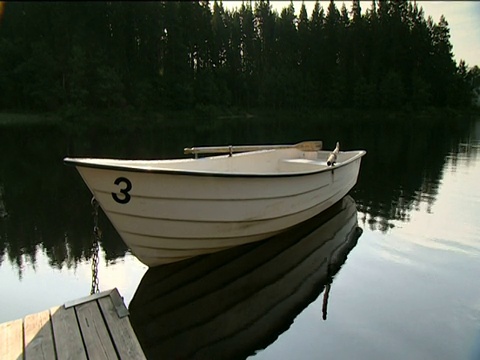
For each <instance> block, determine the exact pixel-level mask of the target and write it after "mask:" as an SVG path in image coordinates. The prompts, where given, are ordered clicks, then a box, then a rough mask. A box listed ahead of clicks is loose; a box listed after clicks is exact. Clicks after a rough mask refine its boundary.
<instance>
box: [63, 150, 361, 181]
mask: <svg viewBox="0 0 480 360" xmlns="http://www.w3.org/2000/svg"><path fill="white" fill-rule="evenodd" d="M273 151H275V150H273ZM254 152H257V151H251V152H248V153H254ZM245 153H246V152H243V153H238V154H237V155H240V154H245ZM343 153H357V154H356V155H354V156H352V157H351V158H349V159H347V160H346V161H343V162H341V163H340V162H339V163H336V164H335V165H333V166H327V167H323V168H320V169H318V170H304V171H291V172H274V173H244V172H233V173H228V172H212V171H205V170H185V169H166V168H159V169H154V168H144V167H143V168H142V167H132V166H127V165H111V164H98V163H91V162H85V161H84V160H121V159H111V158H110V159H107V158H103V159H101V158H86V157H82V158H80V157H65V158H64V159H63V162H64V163H65V164H66V165H69V166H75V167H84V168H93V169H101V170H112V171H127V172H131V173H149V174H167V175H182V176H207V177H228V178H279V177H280V178H281V177H295V176H309V175H315V174H319V173H322V172H327V171H330V170H335V169H337V168H341V167H343V166H346V165H348V164H350V163H351V162H353V161H355V160H357V159H359V158H362V157H363V156H364V155H365V154H366V151H365V150H350V151H344V152H343ZM220 156H224V155H220ZM233 156H235V155H233ZM213 158H215V157H213ZM294 159H295V158H294ZM294 159H286V160H294ZM123 160H124V161H126V162H128V161H135V160H126V159H123ZM175 160H183V159H175ZM153 161H157V160H153ZM167 161H168V160H167Z"/></svg>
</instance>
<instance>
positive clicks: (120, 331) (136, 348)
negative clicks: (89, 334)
mask: <svg viewBox="0 0 480 360" xmlns="http://www.w3.org/2000/svg"><path fill="white" fill-rule="evenodd" d="M98 302H99V304H100V309H101V310H102V313H103V316H104V317H105V321H106V322H107V324H108V328H109V329H110V333H111V335H112V338H113V342H114V344H115V345H116V348H117V352H118V355H119V357H120V359H125V360H127V359H132V360H133V359H143V358H144V357H142V354H143V351H142V347H141V346H140V343H139V342H138V339H137V337H136V335H135V333H134V331H133V329H132V326H131V324H130V320H129V319H128V316H126V317H123V318H119V317H118V315H117V310H116V309H115V304H114V303H113V302H112V301H110V299H109V298H102V299H99V300H98Z"/></svg>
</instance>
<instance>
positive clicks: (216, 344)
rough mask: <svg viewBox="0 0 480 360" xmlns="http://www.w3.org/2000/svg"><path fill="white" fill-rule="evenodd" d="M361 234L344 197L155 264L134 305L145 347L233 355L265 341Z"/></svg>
mask: <svg viewBox="0 0 480 360" xmlns="http://www.w3.org/2000/svg"><path fill="white" fill-rule="evenodd" d="M360 235H361V229H360V228H359V227H358V226H357V211H356V206H355V202H354V200H353V199H352V198H351V197H349V196H347V197H345V198H343V199H342V200H340V201H339V202H338V203H336V204H335V205H334V206H332V207H331V208H329V209H328V210H326V211H325V212H323V213H321V214H320V215H318V216H316V217H314V218H312V219H310V220H308V221H307V222H305V223H303V224H300V225H298V226H296V227H295V228H294V229H292V230H290V231H288V232H285V233H282V234H280V235H277V236H275V237H274V238H271V239H268V240H264V241H261V242H255V243H251V244H247V245H243V246H239V247H235V248H231V249H228V250H225V251H222V252H217V253H213V254H208V255H202V256H199V257H196V258H191V259H187V260H185V261H181V262H176V263H171V264H167V265H163V266H159V267H156V268H150V269H149V270H148V271H147V272H146V274H145V275H144V277H143V279H142V281H141V282H140V284H139V286H138V289H137V291H136V293H135V295H134V296H133V299H132V301H131V303H130V309H129V310H130V320H131V322H132V325H133V327H134V329H135V332H136V334H137V336H138V338H139V340H140V343H141V344H142V347H143V349H144V352H145V354H146V355H147V357H148V358H152V359H153V358H165V359H170V358H175V359H192V358H196V359H203V358H209V359H210V358H211V359H219V358H228V359H233V358H245V357H246V356H248V355H250V354H252V353H254V352H255V350H258V349H262V348H265V347H266V346H268V345H269V344H270V343H272V342H273V341H274V340H275V339H276V338H277V337H278V336H279V335H280V334H281V333H282V332H284V331H285V330H287V329H288V327H289V326H290V324H291V323H292V322H293V319H294V318H295V317H296V316H297V315H298V314H299V313H300V312H301V311H302V310H303V309H304V308H305V307H306V306H307V305H308V304H309V303H311V302H312V301H314V300H315V299H316V298H317V297H318V295H319V294H320V293H321V292H322V291H323V289H324V287H325V286H326V285H328V284H330V282H331V280H332V277H333V275H334V274H335V273H336V272H337V271H338V270H339V269H340V267H341V266H342V265H343V263H344V262H345V260H346V256H347V254H348V253H349V252H350V250H351V249H352V248H353V247H354V246H355V245H356V243H357V239H358V237H359V236H360ZM324 304H326V299H324ZM324 310H325V311H326V309H324Z"/></svg>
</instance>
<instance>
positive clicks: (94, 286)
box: [90, 197, 102, 295]
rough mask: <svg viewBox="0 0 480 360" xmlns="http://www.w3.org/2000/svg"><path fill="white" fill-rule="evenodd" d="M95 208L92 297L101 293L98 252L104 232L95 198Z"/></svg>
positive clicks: (93, 202) (93, 205) (93, 200)
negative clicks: (101, 228) (99, 222)
mask: <svg viewBox="0 0 480 360" xmlns="http://www.w3.org/2000/svg"><path fill="white" fill-rule="evenodd" d="M91 204H92V207H93V236H92V239H93V241H92V287H91V289H90V295H93V294H96V293H98V292H99V288H98V251H99V248H100V246H99V242H100V239H101V238H102V232H101V230H100V228H99V227H98V201H97V200H96V199H95V197H92V201H91Z"/></svg>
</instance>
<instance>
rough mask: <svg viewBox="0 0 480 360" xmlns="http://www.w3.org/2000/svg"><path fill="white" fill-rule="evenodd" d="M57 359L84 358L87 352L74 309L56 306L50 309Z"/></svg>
mask: <svg viewBox="0 0 480 360" xmlns="http://www.w3.org/2000/svg"><path fill="white" fill-rule="evenodd" d="M50 316H51V321H52V328H53V337H54V339H55V350H56V352H57V359H59V360H63V359H65V360H66V359H77V360H86V359H87V354H86V352H85V348H84V345H83V340H82V335H81V334H80V329H79V326H78V323H77V317H76V315H75V309H74V308H73V307H72V308H69V309H65V307H64V306H56V307H53V308H51V309H50Z"/></svg>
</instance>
